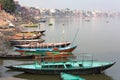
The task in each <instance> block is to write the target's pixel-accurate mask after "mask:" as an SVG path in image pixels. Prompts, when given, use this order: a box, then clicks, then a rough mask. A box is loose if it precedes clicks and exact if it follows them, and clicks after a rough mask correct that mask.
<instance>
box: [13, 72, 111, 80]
mask: <svg viewBox="0 0 120 80" xmlns="http://www.w3.org/2000/svg"><path fill="white" fill-rule="evenodd" d="M77 76H80V77H82V78H85V79H86V80H113V79H112V78H111V77H110V76H107V75H105V74H104V73H103V74H93V75H77ZM15 77H18V78H25V79H28V80H61V77H60V75H35V74H25V73H23V74H19V75H16V76H15Z"/></svg>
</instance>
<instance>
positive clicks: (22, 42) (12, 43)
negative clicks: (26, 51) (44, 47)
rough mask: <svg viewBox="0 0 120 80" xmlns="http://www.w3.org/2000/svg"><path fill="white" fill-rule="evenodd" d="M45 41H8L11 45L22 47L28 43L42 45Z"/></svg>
mask: <svg viewBox="0 0 120 80" xmlns="http://www.w3.org/2000/svg"><path fill="white" fill-rule="evenodd" d="M44 41H45V40H43V39H31V40H10V44H11V45H23V44H29V43H42V42H44Z"/></svg>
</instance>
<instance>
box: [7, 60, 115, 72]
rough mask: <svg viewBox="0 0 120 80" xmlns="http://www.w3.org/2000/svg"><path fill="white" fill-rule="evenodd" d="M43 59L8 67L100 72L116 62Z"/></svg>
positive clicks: (24, 69) (27, 69)
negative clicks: (50, 60)
mask: <svg viewBox="0 0 120 80" xmlns="http://www.w3.org/2000/svg"><path fill="white" fill-rule="evenodd" d="M44 60H45V59H44V58H42V59H41V61H38V60H36V61H35V62H34V63H31V64H21V65H11V66H6V67H7V68H10V69H13V70H16V71H23V72H25V73H31V74H60V73H61V72H64V73H68V74H98V73H101V72H103V71H104V70H106V69H108V68H110V67H111V66H113V65H114V64H115V62H101V61H96V60H80V61H77V60H72V59H69V60H68V61H62V60H61V61H52V62H49V61H44Z"/></svg>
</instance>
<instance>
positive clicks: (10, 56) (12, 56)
mask: <svg viewBox="0 0 120 80" xmlns="http://www.w3.org/2000/svg"><path fill="white" fill-rule="evenodd" d="M32 58H33V56H32V55H14V54H13V55H12V54H7V55H0V59H32Z"/></svg>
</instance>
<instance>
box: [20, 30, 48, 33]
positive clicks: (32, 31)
mask: <svg viewBox="0 0 120 80" xmlns="http://www.w3.org/2000/svg"><path fill="white" fill-rule="evenodd" d="M45 31H46V30H22V31H21V33H41V34H43V33H44V32H45Z"/></svg>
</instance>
